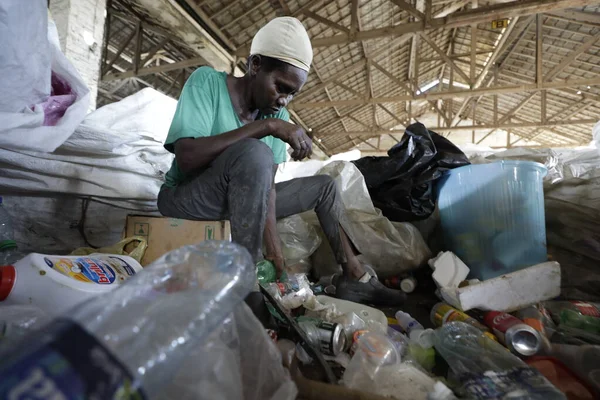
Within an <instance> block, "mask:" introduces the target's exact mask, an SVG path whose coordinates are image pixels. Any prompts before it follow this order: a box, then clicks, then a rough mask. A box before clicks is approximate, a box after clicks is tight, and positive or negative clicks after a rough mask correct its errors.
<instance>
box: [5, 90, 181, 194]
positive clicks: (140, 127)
mask: <svg viewBox="0 0 600 400" xmlns="http://www.w3.org/2000/svg"><path fill="white" fill-rule="evenodd" d="M176 106H177V101H175V100H173V99H172V98H170V97H167V96H165V95H163V94H162V93H159V92H157V91H156V90H154V89H150V88H146V89H144V90H141V91H139V92H138V93H136V94H134V95H132V96H129V97H127V98H125V99H123V100H121V101H120V102H118V103H113V104H109V105H107V106H104V107H102V108H100V109H98V110H96V111H94V112H93V113H91V114H89V115H88V116H87V117H86V118H85V120H84V121H83V123H82V124H81V125H80V126H79V127H77V129H76V131H75V132H74V133H73V135H72V136H71V137H70V138H69V139H68V140H67V141H66V142H65V143H64V144H63V145H61V146H60V147H59V148H58V149H57V150H56V151H55V152H53V153H45V152H35V151H26V150H4V149H1V148H0V190H1V193H17V192H24V191H26V192H35V193H38V194H40V193H48V192H50V193H69V194H74V195H88V196H98V197H105V198H113V199H138V200H151V201H155V200H156V197H157V195H158V191H159V190H160V187H161V185H162V184H163V182H164V175H165V173H166V172H167V171H168V170H169V168H170V167H171V162H172V160H173V155H172V154H171V153H169V152H167V151H166V150H165V149H164V147H163V142H164V140H165V138H166V137H167V132H168V129H169V125H170V123H171V120H172V119H173V114H174V113H175V108H176Z"/></svg>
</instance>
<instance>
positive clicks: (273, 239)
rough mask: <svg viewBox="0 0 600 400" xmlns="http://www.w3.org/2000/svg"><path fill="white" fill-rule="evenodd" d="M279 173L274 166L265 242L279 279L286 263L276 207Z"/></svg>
mask: <svg viewBox="0 0 600 400" xmlns="http://www.w3.org/2000/svg"><path fill="white" fill-rule="evenodd" d="M276 172H277V165H274V166H273V186H272V187H271V193H270V195H269V200H268V203H267V220H266V223H265V232H264V235H263V240H264V242H265V247H266V250H267V254H266V257H265V258H266V259H267V260H270V261H271V262H273V264H275V269H276V271H277V277H280V276H281V274H282V273H283V271H284V267H285V261H284V259H283V252H282V251H281V241H280V240H279V235H278V234H277V217H276V213H275V205H276V199H277V197H276V192H275V173H276Z"/></svg>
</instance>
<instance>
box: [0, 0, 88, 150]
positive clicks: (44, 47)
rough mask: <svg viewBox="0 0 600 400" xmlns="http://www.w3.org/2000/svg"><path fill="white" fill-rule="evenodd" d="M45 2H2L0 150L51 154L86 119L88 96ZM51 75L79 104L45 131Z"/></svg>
mask: <svg viewBox="0 0 600 400" xmlns="http://www.w3.org/2000/svg"><path fill="white" fill-rule="evenodd" d="M47 7H48V3H47V1H46V0H27V1H23V0H2V1H1V2H0V38H2V39H1V40H0V74H1V75H0V76H2V79H0V93H2V96H0V148H4V149H13V150H30V151H42V152H50V151H54V150H55V149H56V148H57V147H58V146H60V145H61V144H62V143H63V142H64V141H65V140H66V139H67V138H68V137H69V136H71V134H72V133H73V131H74V130H75V128H76V127H77V125H79V124H80V123H81V121H82V120H83V118H84V117H85V115H86V113H87V109H88V105H89V100H90V91H89V89H88V87H87V86H86V85H85V83H84V82H83V80H82V79H81V77H80V76H79V74H78V73H77V70H76V69H75V67H73V65H72V64H71V63H70V62H69V61H68V60H67V58H66V57H65V55H64V54H63V53H62V51H61V50H60V45H59V43H58V34H57V32H56V27H55V26H54V24H53V23H50V24H49V23H48V8H47ZM52 72H54V74H56V75H57V76H58V77H60V78H62V80H64V81H66V83H67V84H68V85H69V86H70V87H71V91H72V93H73V94H75V102H74V103H73V104H71V105H70V106H69V107H68V109H67V110H66V112H65V113H64V115H63V116H62V118H60V119H59V120H58V122H57V123H56V125H54V126H44V125H43V124H44V117H45V113H44V110H43V106H44V102H46V101H48V99H49V96H50V93H51V85H50V82H51V75H52Z"/></svg>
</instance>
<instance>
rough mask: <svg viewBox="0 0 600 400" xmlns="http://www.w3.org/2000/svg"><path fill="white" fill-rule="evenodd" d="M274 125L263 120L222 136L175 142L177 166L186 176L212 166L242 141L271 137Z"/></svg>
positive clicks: (185, 139)
mask: <svg viewBox="0 0 600 400" xmlns="http://www.w3.org/2000/svg"><path fill="white" fill-rule="evenodd" d="M272 125H273V124H271V121H269V120H268V119H263V120H260V121H254V122H251V123H249V124H246V125H244V126H242V127H241V128H238V129H234V130H232V131H229V132H225V133H223V134H221V135H216V136H207V137H199V138H196V139H193V138H183V139H179V140H178V141H177V142H175V159H176V160H177V165H178V166H179V169H180V170H181V171H182V172H183V173H184V174H188V173H190V172H192V171H194V170H196V169H199V168H202V167H204V166H206V165H208V164H210V163H211V162H212V161H213V160H214V159H215V158H216V157H217V156H218V155H219V154H221V153H222V152H223V151H224V150H225V149H226V148H228V147H229V146H231V145H232V144H234V143H236V142H238V141H240V140H242V139H247V138H254V139H262V138H264V137H265V136H269V135H271V134H272V133H271V132H272V130H273V127H272Z"/></svg>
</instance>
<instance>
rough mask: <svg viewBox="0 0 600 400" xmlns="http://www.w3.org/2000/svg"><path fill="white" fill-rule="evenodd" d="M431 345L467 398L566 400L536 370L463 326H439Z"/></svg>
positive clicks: (450, 324)
mask: <svg viewBox="0 0 600 400" xmlns="http://www.w3.org/2000/svg"><path fill="white" fill-rule="evenodd" d="M434 345H435V349H436V350H437V352H438V353H439V354H440V355H441V356H442V357H444V359H445V360H446V362H447V363H448V365H449V366H450V369H451V370H452V372H453V373H454V374H455V375H456V376H457V377H458V380H459V381H460V383H461V384H462V386H463V389H464V390H465V391H466V393H467V397H469V398H472V399H482V400H483V399H486V400H489V399H508V398H510V399H511V400H526V399H527V400H566V396H565V395H564V394H563V393H561V392H560V391H559V390H558V389H556V388H555V387H554V385H552V383H550V382H549V381H548V380H547V379H546V378H545V377H544V376H543V375H541V374H540V373H539V372H538V371H537V370H535V369H533V368H531V367H529V366H527V365H526V364H525V363H524V362H523V361H521V360H520V359H519V358H518V357H516V356H515V355H513V354H511V353H509V352H508V351H506V348H505V347H503V346H502V345H500V344H499V343H497V342H495V341H493V340H491V339H489V338H488V337H486V336H484V334H483V332H481V331H480V330H479V329H477V328H475V327H473V326H471V325H468V324H466V323H464V322H458V321H455V322H450V323H447V324H444V325H442V327H441V328H439V329H438V330H436V334H435V337H434Z"/></svg>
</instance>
